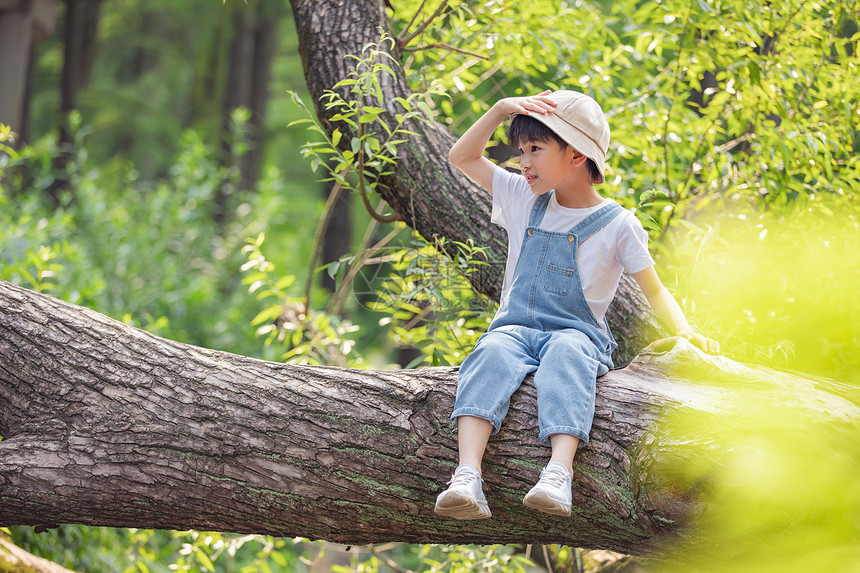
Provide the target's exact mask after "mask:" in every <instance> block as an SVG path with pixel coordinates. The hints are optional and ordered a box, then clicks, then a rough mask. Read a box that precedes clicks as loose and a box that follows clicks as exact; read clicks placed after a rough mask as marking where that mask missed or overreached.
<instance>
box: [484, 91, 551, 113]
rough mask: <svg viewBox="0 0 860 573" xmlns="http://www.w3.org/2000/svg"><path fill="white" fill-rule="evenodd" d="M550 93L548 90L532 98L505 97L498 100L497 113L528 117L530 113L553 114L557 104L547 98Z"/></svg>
mask: <svg viewBox="0 0 860 573" xmlns="http://www.w3.org/2000/svg"><path fill="white" fill-rule="evenodd" d="M551 93H552V92H551V91H550V90H546V91H544V92H541V93H539V94H537V95H533V96H527V97H506V98H504V99H500V100H499V101H498V103H497V104H496V106H497V107H498V109H499V111H501V112H503V113H504V114H505V115H513V114H516V113H521V114H524V115H528V114H530V113H532V112H535V113H541V114H544V113H555V106H556V105H558V104H556V102H555V101H554V100H553V99H552V98H551V97H549V94H551Z"/></svg>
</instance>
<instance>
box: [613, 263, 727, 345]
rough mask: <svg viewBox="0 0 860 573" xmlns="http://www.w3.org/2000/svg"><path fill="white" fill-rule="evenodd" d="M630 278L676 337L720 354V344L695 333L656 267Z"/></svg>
mask: <svg viewBox="0 0 860 573" xmlns="http://www.w3.org/2000/svg"><path fill="white" fill-rule="evenodd" d="M630 276H632V277H633V280H635V281H636V284H638V285H639V288H641V289H642V293H643V294H644V295H645V298H647V299H648V304H650V305H651V308H652V309H654V313H655V314H656V315H657V318H659V319H660V321H662V322H663V324H665V325H666V326H667V327H668V328H669V330H670V332H671V333H672V334H673V335H674V336H683V337H684V338H686V339H687V340H689V341H690V342H692V343H693V344H694V345H696V346H697V347H698V348H701V349H702V350H704V351H705V352H707V353H708V354H719V353H720V343H719V342H717V341H716V340H711V339H710V338H706V337H704V336H702V335H701V334H698V333H696V332H693V329H692V328H690V324H689V323H688V322H687V317H686V316H684V311H683V310H681V307H680V305H679V304H678V301H676V300H675V297H673V296H672V294H671V293H670V292H669V291H668V290H667V289H666V287H665V286H663V283H662V281H660V277H659V276H657V271H655V270H654V267H648V268H647V269H645V270H644V271H639V272H638V273H633V274H631V275H630Z"/></svg>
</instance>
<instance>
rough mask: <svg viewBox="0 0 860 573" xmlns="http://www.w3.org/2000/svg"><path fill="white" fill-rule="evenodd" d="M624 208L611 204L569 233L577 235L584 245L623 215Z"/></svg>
mask: <svg viewBox="0 0 860 573" xmlns="http://www.w3.org/2000/svg"><path fill="white" fill-rule="evenodd" d="M623 210H624V207H622V206H621V205H619V204H618V203H615V202H613V203H610V204H609V205H606V206H605V207H601V208H600V209H598V210H597V211H595V212H594V213H592V214H591V215H589V216H588V217H586V218H585V219H583V220H582V221H580V222H579V223H577V225H576V226H575V227H573V228H572V229H571V230H570V231H568V232H569V233H570V234H571V235H575V236H576V238H577V240H578V242H579V243H582V242H583V241H585V240H586V239H587V238H589V237H590V236H591V235H593V234H594V233H596V232H597V231H599V230H600V229H602V228H603V227H605V226H606V225H608V224H609V222H610V221H612V219H614V218H615V217H617V216H618V215H620V214H621V212H622V211H623Z"/></svg>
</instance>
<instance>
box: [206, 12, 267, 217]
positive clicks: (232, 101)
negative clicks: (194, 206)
mask: <svg viewBox="0 0 860 573" xmlns="http://www.w3.org/2000/svg"><path fill="white" fill-rule="evenodd" d="M233 10H234V30H233V39H232V41H231V43H230V56H229V66H228V77H227V87H226V90H225V93H224V105H223V114H224V125H223V128H222V130H223V137H224V141H223V144H222V153H223V154H224V160H225V161H227V162H235V164H236V167H237V168H238V170H239V174H238V175H239V176H238V179H237V181H236V182H235V185H236V186H237V189H233V183H231V182H225V183H224V184H222V186H221V188H220V189H219V191H218V194H217V196H216V199H215V220H216V221H218V223H219V224H221V225H223V224H224V223H225V222H226V221H228V220H230V214H229V210H230V195H231V194H232V193H233V192H237V191H248V190H253V189H254V188H255V187H256V185H257V180H258V179H259V176H260V165H261V162H262V158H263V146H264V143H265V131H266V129H265V128H266V125H265V123H266V104H267V103H268V101H269V83H270V79H271V68H272V62H273V60H274V56H275V50H276V49H277V39H278V36H277V31H278V22H279V19H280V16H281V13H282V11H281V8H280V5H279V3H278V2H277V1H271V0H257V1H256V2H251V3H250V4H248V5H245V4H237V5H236V6H235V7H234V8H233ZM239 107H242V108H245V109H247V110H248V111H249V112H250V115H249V118H248V123H247V124H246V125H245V126H244V127H245V130H246V133H245V134H244V137H245V141H244V142H243V143H244V144H246V145H247V150H245V151H244V153H243V154H242V155H241V157H233V149H232V147H233V142H232V140H233V139H235V135H233V134H231V114H232V113H233V111H234V110H235V109H236V108H239Z"/></svg>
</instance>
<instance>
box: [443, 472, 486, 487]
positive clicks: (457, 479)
mask: <svg viewBox="0 0 860 573" xmlns="http://www.w3.org/2000/svg"><path fill="white" fill-rule="evenodd" d="M475 477H477V478H478V479H479V480H481V483H484V480H483V479H482V478H481V477H480V476H477V475H475V474H474V473H472V472H460V473H455V474H454V475H452V476H451V479H450V480H448V485H450V486H452V487H459V486H466V485H469V482H471V481H472V479H473V478H475Z"/></svg>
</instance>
